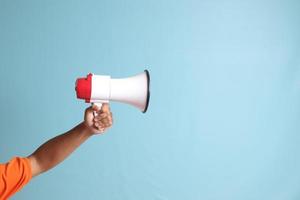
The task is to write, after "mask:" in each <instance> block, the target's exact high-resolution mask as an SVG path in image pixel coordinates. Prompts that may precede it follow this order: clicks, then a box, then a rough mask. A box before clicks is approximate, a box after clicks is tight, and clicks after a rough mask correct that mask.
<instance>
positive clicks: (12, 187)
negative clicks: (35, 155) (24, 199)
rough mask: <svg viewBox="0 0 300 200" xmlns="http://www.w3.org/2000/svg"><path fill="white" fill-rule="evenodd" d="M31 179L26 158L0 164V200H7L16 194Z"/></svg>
mask: <svg viewBox="0 0 300 200" xmlns="http://www.w3.org/2000/svg"><path fill="white" fill-rule="evenodd" d="M31 177H32V174H31V165H30V161H29V159H28V158H20V157H15V158H13V159H11V160H10V161H9V162H8V163H5V164H0V200H7V199H8V198H9V197H10V196H11V195H13V194H15V193H16V192H18V191H19V190H20V189H21V188H22V187H23V186H24V185H26V184H27V183H28V182H29V181H30V179H31Z"/></svg>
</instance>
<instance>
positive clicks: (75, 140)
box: [28, 104, 112, 176]
mask: <svg viewBox="0 0 300 200" xmlns="http://www.w3.org/2000/svg"><path fill="white" fill-rule="evenodd" d="M93 111H97V112H98V116H97V117H94V116H93ZM111 125H112V116H111V113H110V110H109V106H108V104H104V105H103V106H102V109H101V110H100V111H99V110H98V108H97V107H96V106H93V107H90V108H87V109H86V111H85V116H84V122H82V123H80V124H79V125H77V126H76V127H74V128H73V129H71V130H70V131H68V132H66V133H64V134H62V135H59V136H57V137H54V138H52V139H50V140H49V141H47V142H46V143H44V144H43V145H41V146H40V147H39V148H38V149H37V150H36V151H35V152H34V153H33V154H31V155H30V156H28V158H29V160H30V163H31V171H32V176H37V175H39V174H41V173H43V172H45V171H47V170H49V169H51V168H53V167H55V166H56V165H57V164H59V163H60V162H62V161H63V160H64V159H66V158H67V157H68V156H69V155H70V154H71V153H72V152H73V151H74V150H75V149H76V148H77V147H79V146H80V145H81V144H82V143H83V142H84V141H86V140H87V139H88V138H89V137H91V136H92V135H94V134H98V133H103V132H104V131H105V130H106V129H107V128H109V127H110V126H111Z"/></svg>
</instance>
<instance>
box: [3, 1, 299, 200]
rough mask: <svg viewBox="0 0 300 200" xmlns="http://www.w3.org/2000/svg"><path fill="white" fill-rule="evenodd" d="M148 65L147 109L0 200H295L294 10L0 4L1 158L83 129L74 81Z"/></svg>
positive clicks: (247, 5) (261, 5) (118, 117)
mask: <svg viewBox="0 0 300 200" xmlns="http://www.w3.org/2000/svg"><path fill="white" fill-rule="evenodd" d="M144 68H147V69H149V71H150V73H151V76H152V77H151V78H152V82H151V94H152V96H151V102H150V106H149V110H148V112H147V113H146V114H142V113H140V112H139V111H138V110H136V109H134V108H132V107H130V106H127V105H121V104H116V103H114V104H112V105H111V107H112V111H113V112H114V122H115V123H114V127H113V128H112V129H111V130H110V131H109V132H108V133H107V134H105V135H103V136H96V137H94V138H91V139H90V140H89V141H88V142H86V143H85V144H84V145H83V146H82V147H81V148H80V149H79V150H78V151H76V152H75V153H74V154H73V155H72V156H71V157H70V158H68V159H67V160H66V161H65V162H64V163H63V164H61V165H59V166H58V167H56V168H55V169H53V170H51V171H49V172H47V173H46V174H43V175H41V176H39V177H37V178H34V179H33V180H32V182H31V183H30V184H29V185H27V186H26V187H25V188H24V189H23V190H22V191H21V192H20V193H18V194H17V195H16V196H15V197H14V198H12V199H43V200H52V199H57V200H59V199H73V200H77V199H78V200H81V199H93V200H94V199H103V200H140V199H143V200H153V199H155V200H183V199H186V200H220V199H222V200H227V199H228V200H241V199H243V200H248V199H249V200H250V199H251V200H261V199H272V200H277V199H282V200H292V199H295V200H296V199H299V198H300V155H299V153H300V120H299V118H300V2H299V1H297V0H294V1H293V0H288V1H284V0H282V1H271V0H270V1H267V0H265V1H261V0H254V1H250V0H246V1H239V0H236V1H234V0H228V1H217V0H214V1H211V0H206V1H188V0H185V1H171V0H167V1H158V0H157V1H156V0H155V1H141V0H136V1H109V0H107V1H96V0H95V1H92V0H87V1H71V0H69V1H67V0H64V1H61V0H57V1H54V0H53V1H38V0H35V1H34V0H28V1H11V0H0V73H1V78H0V91H1V98H0V99H1V100H0V101H1V104H0V109H1V137H0V152H1V157H0V159H1V160H0V161H1V162H6V161H7V160H9V159H10V158H11V157H13V156H15V155H19V156H26V155H28V154H30V153H31V152H32V151H34V150H35V149H36V148H37V147H38V146H39V145H40V144H41V143H43V142H45V141H46V140H47V139H50V138H51V137H53V136H55V135H57V134H60V133H62V132H65V131H67V130H69V129H70V128H72V127H73V126H75V125H76V124H77V123H79V122H80V121H81V120H82V115H83V111H84V109H85V107H87V106H88V105H86V104H85V103H84V102H83V101H79V100H77V99H76V97H75V91H74V82H75V79H76V78H77V77H80V76H85V75H86V74H87V73H89V72H93V73H96V74H110V75H112V76H113V77H126V76H129V75H133V74H136V73H139V72H141V71H143V70H144Z"/></svg>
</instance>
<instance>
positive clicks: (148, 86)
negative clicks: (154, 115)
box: [143, 69, 150, 113]
mask: <svg viewBox="0 0 300 200" xmlns="http://www.w3.org/2000/svg"><path fill="white" fill-rule="evenodd" d="M144 71H145V73H146V76H147V100H146V106H145V109H144V110H143V113H145V112H147V109H148V105H149V101H150V73H149V71H148V70H146V69H145V70H144Z"/></svg>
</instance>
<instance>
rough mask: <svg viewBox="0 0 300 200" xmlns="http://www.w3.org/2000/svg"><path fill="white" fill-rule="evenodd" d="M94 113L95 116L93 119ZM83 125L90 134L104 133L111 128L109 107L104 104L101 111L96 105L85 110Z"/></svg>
mask: <svg viewBox="0 0 300 200" xmlns="http://www.w3.org/2000/svg"><path fill="white" fill-rule="evenodd" d="M94 111H95V112H97V116H95V117H94ZM84 124H85V126H86V127H87V128H88V129H89V130H90V131H91V133H92V134H99V133H103V132H105V131H106V130H107V129H108V128H110V127H111V126H112V113H111V112H110V108H109V105H108V104H107V103H104V104H103V105H102V108H101V110H99V108H98V107H97V106H96V105H93V106H91V107H89V108H87V109H86V110H85V114H84Z"/></svg>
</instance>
